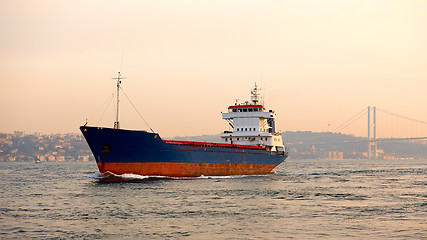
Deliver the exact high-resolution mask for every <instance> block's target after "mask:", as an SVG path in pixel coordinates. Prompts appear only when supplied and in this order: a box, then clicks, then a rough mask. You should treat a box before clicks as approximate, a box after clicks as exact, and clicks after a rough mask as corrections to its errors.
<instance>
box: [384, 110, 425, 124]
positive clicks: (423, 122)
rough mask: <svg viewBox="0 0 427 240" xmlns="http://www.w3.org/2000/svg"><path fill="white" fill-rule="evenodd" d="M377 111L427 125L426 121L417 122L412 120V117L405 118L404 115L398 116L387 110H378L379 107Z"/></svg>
mask: <svg viewBox="0 0 427 240" xmlns="http://www.w3.org/2000/svg"><path fill="white" fill-rule="evenodd" d="M377 110H379V111H381V112H383V113H386V114H389V115H392V116H395V117H399V118H403V119H406V120H409V121H413V122H417V123H421V124H427V122H425V121H421V120H417V119H414V118H410V117H405V116H403V115H400V114H397V113H393V112H390V111H387V110H384V109H381V108H378V107H377Z"/></svg>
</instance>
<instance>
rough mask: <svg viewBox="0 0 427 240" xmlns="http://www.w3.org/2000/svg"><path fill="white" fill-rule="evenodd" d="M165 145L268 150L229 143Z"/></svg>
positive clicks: (179, 143) (187, 142)
mask: <svg viewBox="0 0 427 240" xmlns="http://www.w3.org/2000/svg"><path fill="white" fill-rule="evenodd" d="M164 141H165V143H169V144H172V145H178V146H187V147H208V148H233V149H247V150H266V148H265V147H261V146H252V145H238V144H227V143H210V142H193V141H176V140H164Z"/></svg>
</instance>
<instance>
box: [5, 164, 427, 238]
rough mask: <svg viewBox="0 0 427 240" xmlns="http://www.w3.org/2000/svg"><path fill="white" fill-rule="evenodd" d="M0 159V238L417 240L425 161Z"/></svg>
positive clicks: (425, 226) (425, 220)
mask: <svg viewBox="0 0 427 240" xmlns="http://www.w3.org/2000/svg"><path fill="white" fill-rule="evenodd" d="M96 171H97V168H96V165H95V163H93V162H92V163H67V162H65V163H42V164H34V163H0V213H1V215H0V239H14V238H20V239H30V238H37V239H101V238H102V239H274V238H276V239H288V238H290V239H321V238H325V239H352V238H353V239H393V238H394V239H425V238H426V236H427V160H406V161H403V160H399V161H383V160H381V161H380V160H377V161H367V160H354V161H324V160H311V161H310V160H304V161H302V160H289V161H287V162H286V163H283V164H281V165H280V166H278V167H277V168H276V173H275V174H271V175H268V176H251V177H225V178H207V177H204V178H197V179H184V180H140V181H135V182H126V183H101V182H98V181H97V180H96V179H92V178H88V177H86V176H90V175H93V174H94V173H95V172H96Z"/></svg>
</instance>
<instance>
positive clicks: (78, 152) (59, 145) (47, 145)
mask: <svg viewBox="0 0 427 240" xmlns="http://www.w3.org/2000/svg"><path fill="white" fill-rule="evenodd" d="M92 158H93V157H92V154H91V152H90V149H89V147H88V145H87V144H86V141H85V140H84V139H83V137H82V135H81V134H75V133H69V134H49V135H47V134H40V133H34V134H25V133H23V132H19V131H15V132H14V133H0V162H14V161H19V162H23V161H30V162H31V161H40V162H63V161H89V160H92Z"/></svg>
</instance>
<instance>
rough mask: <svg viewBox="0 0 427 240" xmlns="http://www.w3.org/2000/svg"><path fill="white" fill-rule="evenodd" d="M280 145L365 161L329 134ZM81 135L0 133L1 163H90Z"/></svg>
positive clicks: (419, 146)
mask: <svg viewBox="0 0 427 240" xmlns="http://www.w3.org/2000/svg"><path fill="white" fill-rule="evenodd" d="M282 136H283V142H284V144H285V146H286V147H287V149H288V151H289V156H290V157H291V158H294V159H366V158H367V149H368V142H367V139H366V138H362V137H355V136H351V135H345V134H337V133H330V132H320V133H316V132H309V131H305V132H303V131H299V132H284V133H283V134H282ZM174 140H184V141H201V142H203V141H206V142H221V138H220V137H219V135H202V136H192V137H175V138H174ZM377 158H379V159H390V160H392V159H398V158H406V159H427V141H426V140H407V141H384V142H378V151H377ZM90 160H94V159H93V156H92V154H91V151H90V149H89V147H88V145H87V143H86V141H85V140H84V138H83V136H82V135H81V134H77V133H70V134H40V133H34V134H25V133H23V132H19V131H15V132H14V133H0V162H14V161H20V162H22V161H29V162H32V161H40V162H61V161H90Z"/></svg>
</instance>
